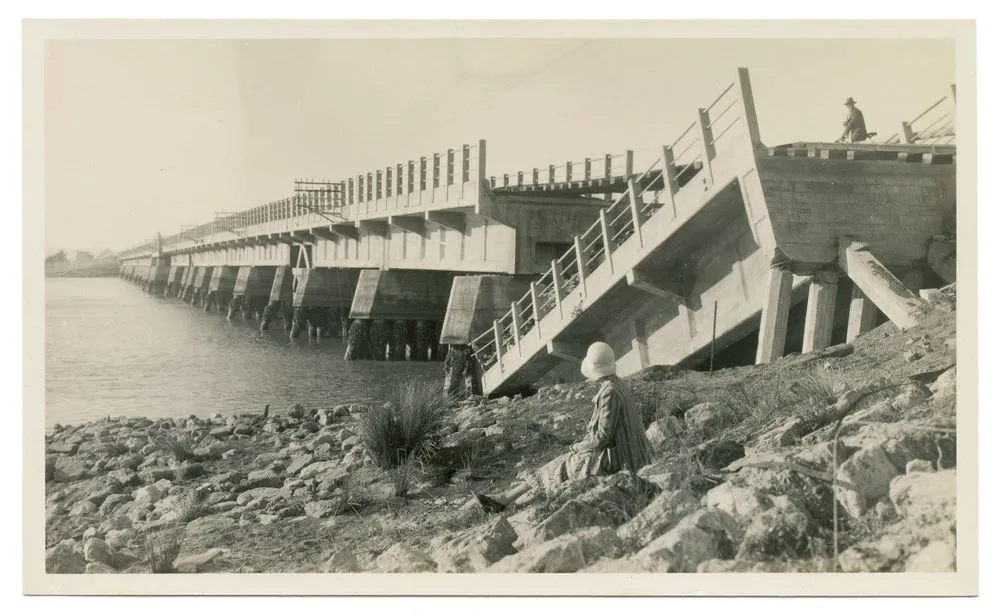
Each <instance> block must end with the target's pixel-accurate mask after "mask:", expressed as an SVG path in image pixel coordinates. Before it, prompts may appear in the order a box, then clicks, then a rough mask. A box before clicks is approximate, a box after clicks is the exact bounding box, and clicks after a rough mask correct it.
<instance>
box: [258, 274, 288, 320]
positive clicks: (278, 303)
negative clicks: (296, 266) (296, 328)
mask: <svg viewBox="0 0 1000 615" xmlns="http://www.w3.org/2000/svg"><path fill="white" fill-rule="evenodd" d="M294 281H295V278H294V276H293V274H292V268H291V267H277V268H275V270H274V280H273V281H272V282H271V294H270V295H269V296H268V303H267V307H265V308H264V311H263V312H262V313H261V315H260V330H261V331H267V330H268V328H270V326H271V322H272V321H273V320H274V319H275V317H277V316H281V320H282V322H284V324H285V330H286V331H287V330H289V329H290V328H291V325H292V287H293V282H294Z"/></svg>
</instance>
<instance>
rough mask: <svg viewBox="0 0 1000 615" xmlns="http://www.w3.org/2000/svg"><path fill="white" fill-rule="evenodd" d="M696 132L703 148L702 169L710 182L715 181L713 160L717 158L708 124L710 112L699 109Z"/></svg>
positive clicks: (699, 143)
mask: <svg viewBox="0 0 1000 615" xmlns="http://www.w3.org/2000/svg"><path fill="white" fill-rule="evenodd" d="M694 129H695V133H696V135H697V137H698V145H699V146H700V149H701V155H702V159H703V160H704V168H703V169H702V171H703V172H704V173H706V177H708V184H709V185H711V184H712V183H714V182H715V178H714V177H713V176H712V160H713V159H714V158H715V145H714V144H713V143H712V129H711V128H710V127H709V125H708V112H707V111H705V110H704V109H698V120H697V121H696V123H695V127H694Z"/></svg>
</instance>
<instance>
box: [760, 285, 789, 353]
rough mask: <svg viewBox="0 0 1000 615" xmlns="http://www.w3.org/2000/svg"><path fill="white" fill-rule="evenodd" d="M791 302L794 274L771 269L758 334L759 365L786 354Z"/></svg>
mask: <svg viewBox="0 0 1000 615" xmlns="http://www.w3.org/2000/svg"><path fill="white" fill-rule="evenodd" d="M791 301H792V273H791V272H790V271H784V270H781V269H771V270H770V271H769V272H768V274H767V286H766V287H765V290H764V306H763V308H762V310H761V314H760V331H759V332H758V334H757V363H769V362H771V361H774V360H775V359H777V358H778V357H780V356H781V355H782V354H783V353H784V351H785V336H786V335H787V334H788V310H789V308H790V307H791Z"/></svg>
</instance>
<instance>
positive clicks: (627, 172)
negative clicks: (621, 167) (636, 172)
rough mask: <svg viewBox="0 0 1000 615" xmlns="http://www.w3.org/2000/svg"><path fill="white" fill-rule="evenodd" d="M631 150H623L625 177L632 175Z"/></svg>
mask: <svg viewBox="0 0 1000 615" xmlns="http://www.w3.org/2000/svg"><path fill="white" fill-rule="evenodd" d="M632 159H633V156H632V150H630V149H629V150H625V177H632Z"/></svg>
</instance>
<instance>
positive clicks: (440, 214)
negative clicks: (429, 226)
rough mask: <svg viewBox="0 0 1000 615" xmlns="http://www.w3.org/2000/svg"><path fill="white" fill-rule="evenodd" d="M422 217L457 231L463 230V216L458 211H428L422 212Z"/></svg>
mask: <svg viewBox="0 0 1000 615" xmlns="http://www.w3.org/2000/svg"><path fill="white" fill-rule="evenodd" d="M424 218H425V219H426V220H428V221H430V222H433V223H435V224H440V225H441V226H443V227H445V228H449V229H451V230H453V231H458V232H459V233H464V232H465V216H464V215H462V214H460V213H454V212H448V211H428V212H426V213H425V214H424Z"/></svg>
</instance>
